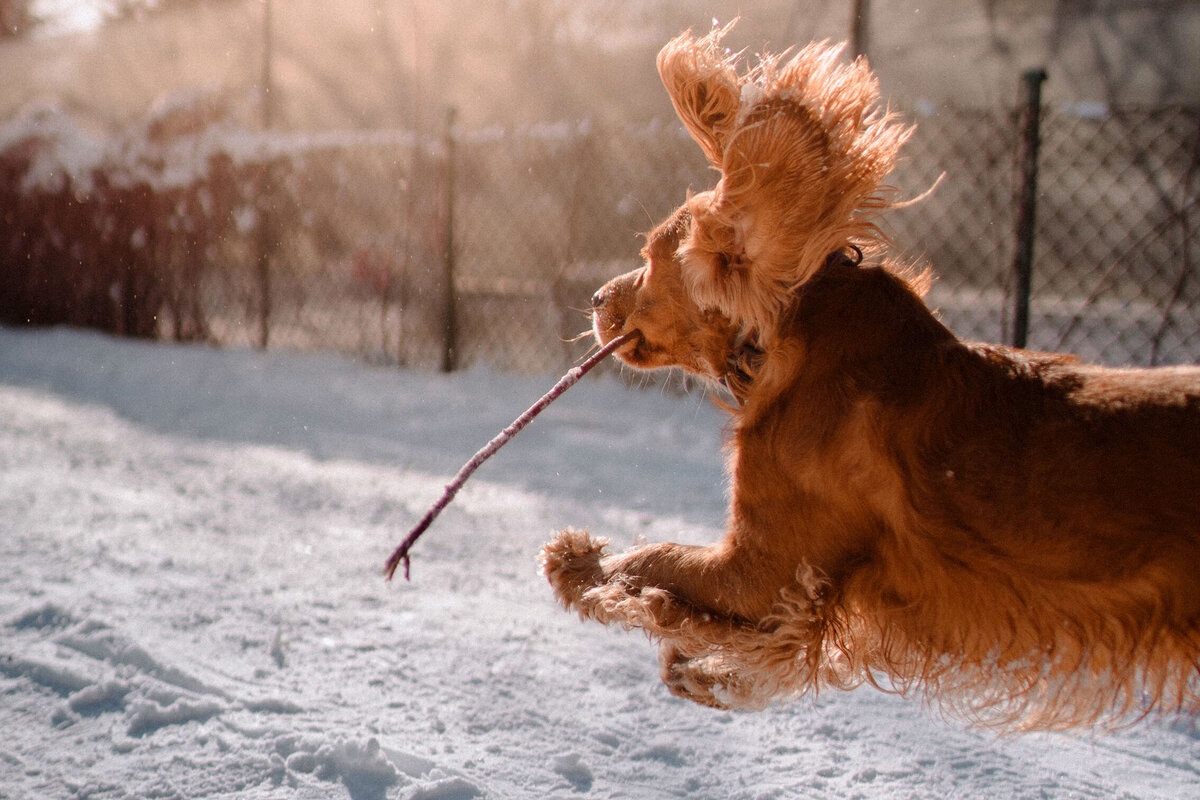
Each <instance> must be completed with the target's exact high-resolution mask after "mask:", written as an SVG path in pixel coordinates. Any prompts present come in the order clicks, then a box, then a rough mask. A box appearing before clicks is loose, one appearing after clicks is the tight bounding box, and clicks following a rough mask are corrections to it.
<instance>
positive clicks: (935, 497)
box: [542, 30, 1200, 729]
mask: <svg viewBox="0 0 1200 800" xmlns="http://www.w3.org/2000/svg"><path fill="white" fill-rule="evenodd" d="M723 33H724V31H723V30H718V31H714V32H713V33H710V34H709V35H707V36H704V37H701V38H695V37H693V36H692V35H691V34H684V35H682V36H680V37H679V38H677V39H675V40H673V41H672V42H670V43H669V44H668V45H667V46H666V47H665V48H664V49H663V51H662V52H661V53H660V55H659V70H660V73H661V75H662V78H663V81H664V83H665V85H666V87H667V89H668V91H669V93H670V95H671V99H672V101H673V102H674V104H675V107H676V109H677V111H678V113H679V116H680V118H681V119H682V120H683V121H684V123H685V124H686V125H687V127H688V129H689V130H690V132H691V133H692V135H693V137H694V138H695V139H696V141H697V142H698V143H699V144H700V146H701V147H702V148H703V149H704V152H705V154H706V155H707V157H708V159H709V161H710V162H711V163H712V165H713V166H714V167H715V168H717V169H718V170H719V171H720V180H719V181H718V182H717V184H716V186H715V187H714V188H713V189H712V190H710V191H706V192H703V193H699V194H696V195H694V196H691V197H689V198H688V200H687V202H686V203H684V205H683V206H682V207H681V208H680V209H678V210H677V211H676V212H675V213H674V214H673V215H672V216H671V217H670V218H669V219H668V220H667V221H666V222H664V223H663V224H662V225H660V226H659V227H658V228H657V229H656V230H655V231H654V232H653V233H652V234H650V236H649V241H648V243H647V245H646V247H645V250H644V252H643V255H644V257H645V266H643V267H642V268H641V269H638V270H635V271H634V272H631V273H629V274H627V275H624V276H621V277H618V278H616V279H615V280H613V281H611V282H610V283H608V284H607V285H605V286H604V287H603V288H602V289H601V290H600V291H599V292H597V294H596V297H595V298H594V301H593V302H594V313H593V317H594V328H595V333H596V336H597V337H598V339H599V340H600V341H602V342H607V341H610V340H611V339H612V338H614V337H615V336H617V335H618V334H620V333H624V332H626V331H631V330H637V331H639V332H640V334H641V336H640V338H639V339H638V340H636V341H635V342H633V343H631V344H629V345H626V346H625V347H624V348H623V349H622V350H620V351H619V352H618V355H619V357H620V358H622V359H623V360H624V361H626V362H627V363H629V364H631V365H633V366H635V367H644V368H656V367H667V366H673V367H681V368H683V369H684V370H687V371H689V372H692V373H695V374H697V375H701V376H704V377H705V378H708V379H711V380H712V381H714V382H717V383H720V384H722V385H724V386H725V387H726V388H727V389H728V394H727V397H728V398H730V399H729V400H728V401H727V404H728V405H729V407H730V411H731V413H732V426H731V433H730V443H729V464H728V471H729V475H730V480H731V483H732V490H731V504H730V510H729V520H728V533H727V534H726V535H725V537H724V539H723V540H721V541H720V542H718V543H716V544H714V545H712V546H709V547H695V546H683V545H677V544H650V545H645V546H639V547H635V548H633V549H632V550H629V551H627V552H625V553H622V554H617V555H605V554H604V552H603V548H604V546H605V545H606V542H605V541H604V540H601V539H592V538H591V537H590V536H589V535H588V534H587V533H586V532H583V531H577V530H572V529H568V530H564V531H562V532H561V533H560V534H559V535H558V536H557V537H556V538H555V539H554V541H552V542H551V543H549V544H547V545H546V546H545V548H544V549H543V553H542V560H543V567H544V570H545V573H546V575H547V576H548V578H549V580H550V582H551V584H552V585H553V588H554V591H555V593H556V595H557V596H558V598H559V599H560V600H561V601H562V602H563V603H564V604H566V605H567V606H568V607H570V608H574V609H577V610H578V611H579V613H580V614H581V615H583V616H585V617H588V618H591V619H595V620H598V621H600V622H603V623H606V624H608V623H617V624H620V625H623V626H626V627H639V628H643V629H644V630H645V631H646V632H647V633H649V634H650V635H651V636H653V637H655V638H657V639H658V640H660V642H661V645H660V661H661V666H662V677H663V680H664V682H665V683H666V684H667V686H668V687H669V688H670V690H671V691H672V692H674V693H675V694H677V695H680V696H682V697H686V698H688V699H691V700H694V701H696V702H699V703H703V704H706V705H711V706H717V707H761V706H762V705H764V704H765V703H766V702H768V701H769V700H770V699H771V698H773V697H780V696H786V695H791V694H796V693H801V692H804V691H806V690H815V689H817V688H818V687H819V686H821V685H829V686H834V687H839V688H845V687H851V686H854V685H857V684H860V683H863V682H867V683H871V684H874V685H876V686H879V687H880V688H884V689H886V690H890V691H900V692H908V691H912V690H919V691H922V692H924V693H925V695H926V696H927V697H929V698H930V699H932V700H934V701H935V702H936V703H938V704H939V705H940V706H941V707H942V708H943V709H945V710H950V711H955V712H958V713H960V714H963V715H965V716H966V717H967V718H969V719H971V720H972V721H975V722H977V723H981V724H987V725H994V726H998V727H1005V728H1010V729H1011V728H1034V727H1037V728H1062V727H1067V726H1071V725H1079V724H1094V723H1097V722H1104V723H1117V722H1120V721H1123V720H1128V719H1129V715H1130V714H1131V713H1132V714H1134V715H1137V714H1141V713H1146V712H1148V711H1150V710H1181V709H1192V708H1196V707H1197V703H1198V691H1197V690H1198V683H1200V681H1198V674H1200V673H1198V670H1200V370H1197V369H1195V368H1170V369H1157V370H1131V369H1110V368H1103V367H1096V366H1089V365H1085V364H1081V363H1079V362H1078V361H1076V360H1075V359H1074V358H1072V357H1070V356H1062V355H1048V354H1039V353H1032V352H1026V351H1021V350H1015V349H1010V348H1006V347H1000V346H995V345H983V344H971V343H966V342H962V341H960V340H958V339H957V338H955V336H954V335H953V334H952V333H951V332H950V331H948V330H947V329H946V328H945V327H943V326H942V325H941V324H940V323H939V322H938V320H937V319H936V318H935V317H934V315H933V314H931V313H930V311H929V310H928V309H927V308H926V306H925V305H924V303H923V301H922V299H921V294H920V292H919V290H918V288H914V282H913V280H912V278H911V276H910V275H908V273H906V271H905V270H903V269H900V268H898V267H897V266H896V265H895V263H893V262H892V261H889V260H888V259H887V258H886V257H884V255H883V253H884V245H885V242H884V240H883V237H882V236H881V235H880V234H879V233H878V231H877V229H876V228H875V226H874V220H875V219H876V215H877V214H878V213H879V212H881V211H883V210H885V209H886V208H887V207H888V206H889V201H888V195H887V193H886V191H885V190H883V189H882V188H881V186H882V181H883V180H884V178H885V177H886V176H887V174H888V173H889V171H890V170H891V168H892V166H893V163H894V160H895V158H896V154H897V151H898V149H899V147H900V145H901V144H902V143H903V141H904V139H905V138H906V137H907V135H908V129H907V128H906V127H904V126H903V125H900V124H899V123H898V122H897V121H896V120H895V119H894V118H893V117H892V116H890V115H889V114H887V113H886V112H881V111H880V110H879V109H878V108H877V104H878V97H877V87H876V82H875V80H874V77H873V76H872V74H871V73H870V71H869V69H868V68H867V66H866V64H865V63H864V62H863V61H861V60H859V61H856V62H854V63H852V64H844V63H842V62H840V61H839V60H838V57H839V48H836V47H828V46H826V45H816V46H810V47H808V48H805V49H803V50H801V51H799V52H798V53H796V54H795V55H794V56H793V57H791V58H790V59H787V60H784V59H779V58H774V57H764V58H762V60H761V62H760V63H759V65H758V66H757V67H755V68H753V69H752V70H750V71H749V72H746V73H739V71H738V67H737V63H736V57H734V56H729V55H728V54H727V53H726V52H725V51H724V50H722V48H721V44H720V43H721V36H722V35H723ZM862 251H866V252H867V253H868V263H863V264H860V263H859V260H860V259H861V252H862Z"/></svg>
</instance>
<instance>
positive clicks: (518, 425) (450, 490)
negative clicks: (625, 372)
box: [383, 331, 640, 581]
mask: <svg viewBox="0 0 1200 800" xmlns="http://www.w3.org/2000/svg"><path fill="white" fill-rule="evenodd" d="M639 335H640V334H639V333H638V332H637V331H631V332H629V333H626V334H624V335H622V336H618V337H617V338H616V339H613V340H612V341H611V342H609V343H608V344H606V345H604V347H601V348H600V350H598V351H597V352H596V353H595V354H593V355H592V356H590V357H589V358H588V359H587V360H586V361H584V362H583V363H582V364H580V365H579V366H577V367H573V368H571V369H570V370H568V371H567V374H566V375H563V376H562V377H561V378H559V380H558V383H556V384H554V387H553V388H552V389H550V391H548V392H546V393H545V394H544V395H542V397H541V399H540V400H538V401H537V402H536V403H534V404H533V405H532V406H530V407H529V408H528V409H527V410H526V411H525V413H524V414H522V415H521V416H519V417H517V418H516V419H515V420H513V421H512V423H511V424H510V425H509V426H508V427H507V428H505V429H504V430H502V431H500V433H498V434H497V435H496V436H495V437H494V438H493V439H492V440H491V441H490V442H488V443H487V444H486V445H484V446H483V447H482V448H481V449H480V450H479V452H477V453H476V454H475V455H473V456H472V457H471V460H470V461H468V462H467V463H466V464H463V466H462V469H460V470H459V471H458V474H457V475H455V476H454V480H452V481H450V483H448V484H446V491H444V492H442V496H441V497H440V498H439V499H438V501H437V502H436V503H434V504H433V506H431V507H430V509H429V510H428V511H427V512H425V516H424V517H422V518H421V521H420V522H418V523H417V525H416V527H414V528H413V529H412V530H411V531H409V533H408V536H406V537H404V541H402V542H401V543H400V546H399V547H397V548H396V550H395V551H394V552H393V553H392V556H391V558H389V559H388V560H387V566H386V567H384V569H383V574H384V575H386V576H387V579H388V580H389V581H390V580H391V579H392V576H393V575H395V573H396V567H398V566H400V564H401V563H403V564H404V580H409V574H408V572H409V566H410V561H409V555H408V552H409V550H411V549H412V546H413V545H414V544H415V543H416V541H417V539H419V538H420V537H421V534H423V533H424V532H425V530H426V529H427V528H428V527H429V526H430V525H432V524H433V521H434V520H435V519H437V516H438V514H440V513H442V509H444V508H445V507H446V506H448V505H450V501H451V500H453V499H454V495H456V494H458V490H459V489H461V488H462V487H463V484H464V483H466V482H467V479H468V478H470V477H471V475H472V474H473V473H474V472H475V470H477V469H479V468H480V467H481V466H482V465H483V462H485V461H487V460H488V459H489V458H491V457H492V456H493V455H495V453H496V451H497V450H499V449H500V448H501V447H503V446H504V445H505V444H507V443H508V440H509V439H511V438H513V437H514V436H516V435H517V434H518V433H520V432H521V429H522V428H524V427H525V426H526V425H528V424H529V423H530V422H532V421H533V418H534V417H536V416H537V415H538V414H540V413H542V411H544V410H545V409H546V406H548V405H550V404H551V403H553V402H554V401H555V400H557V399H558V398H559V396H560V395H562V393H563V392H565V391H566V390H567V389H570V388H571V387H572V386H574V385H575V383H576V382H578V380H579V379H580V378H582V377H583V376H584V375H586V374H587V373H588V372H589V371H590V370H591V369H592V367H594V366H596V365H597V364H599V363H600V362H601V361H603V360H604V359H606V358H608V356H609V355H611V354H612V352H613V351H614V350H616V349H617V348H619V347H621V345H623V344H625V343H626V342H628V341H630V340H632V339H634V338H636V337H637V336H639Z"/></svg>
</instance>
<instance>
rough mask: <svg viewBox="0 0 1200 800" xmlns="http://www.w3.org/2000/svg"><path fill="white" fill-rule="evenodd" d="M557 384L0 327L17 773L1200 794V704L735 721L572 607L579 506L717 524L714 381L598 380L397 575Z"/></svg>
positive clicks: (37, 784) (386, 783) (614, 533)
mask: <svg viewBox="0 0 1200 800" xmlns="http://www.w3.org/2000/svg"><path fill="white" fill-rule="evenodd" d="M553 377H554V376H548V377H547V378H545V379H542V380H537V381H529V380H522V379H517V378H513V377H508V376H501V375H494V374H489V373H486V372H482V371H475V372H469V373H466V374H458V375H454V376H451V377H443V376H438V375H430V374H423V373H421V374H418V373H412V372H404V371H398V370H393V369H381V368H369V367H363V366H359V365H355V364H352V363H349V362H346V361H342V360H338V359H334V358H329V357H321V356H298V355H286V354H279V353H266V354H263V353H257V352H243V351H235V352H219V351H215V350H211V349H207V348H203V347H195V346H186V347H184V346H172V345H151V344H143V343H131V342H120V341H113V340H110V339H106V338H103V337H100V336H96V335H92V334H83V333H72V332H65V331H46V332H37V333H28V332H14V331H7V330H0V565H2V567H3V568H2V569H0V797H3V798H14V800H15V799H16V798H22V799H23V798H68V797H70V798H175V797H180V798H182V797H206V798H217V797H239V798H344V797H349V798H352V800H369V799H370V798H384V797H387V798H424V799H426V800H433V799H435V798H436V799H437V800H460V799H465V798H471V797H497V798H509V797H514V798H522V797H536V798H543V797H560V798H575V797H613V798H616V797H629V798H658V797H687V798H722V799H723V798H790V797H800V798H852V797H857V798H926V797H928V798H939V800H941V799H944V798H962V797H979V798H984V797H986V798H1044V797H1052V798H1104V799H1105V800H1111V799H1112V798H1189V797H1190V798H1197V797H1200V734H1198V733H1197V731H1196V724H1195V722H1194V721H1192V720H1169V721H1163V720H1156V721H1150V722H1146V723H1143V724H1141V725H1139V726H1137V727H1135V728H1133V729H1131V730H1126V731H1123V732H1120V733H1117V734H1112V735H1105V736H1100V735H1096V736H1091V735H1083V736H1074V737H1071V736H1060V735H1032V736H1023V737H1017V738H1010V739H997V738H996V737H994V736H993V735H990V734H986V733H980V732H976V731H972V730H967V729H964V728H963V727H962V726H961V725H959V724H957V723H953V722H946V721H944V720H942V719H940V718H938V717H936V716H935V715H933V714H931V713H929V712H928V711H927V710H925V709H923V708H922V707H921V705H920V703H919V702H917V701H915V700H912V699H905V698H897V697H891V696H887V695H883V694H880V693H878V692H875V691H872V690H860V691H856V692H852V693H845V694H837V693H829V694H826V695H823V696H822V697H821V698H819V700H818V701H816V702H815V703H814V702H811V701H807V700H806V701H802V702H799V703H796V704H793V705H789V706H784V707H779V708H774V709H772V710H769V711H767V712H763V713H758V714H730V713H721V712H713V711H711V710H708V709H704V708H700V707H697V706H693V705H690V704H687V703H685V702H683V701H679V700H676V699H674V698H672V697H670V696H669V695H668V694H667V693H666V691H665V690H664V689H663V687H662V686H661V685H660V684H659V682H658V679H657V676H656V671H657V670H656V665H655V656H654V651H653V649H652V648H651V647H650V646H649V645H648V643H647V642H646V641H645V639H644V638H643V637H642V636H640V635H638V634H626V633H622V632H615V631H610V630H606V629H604V628H601V627H599V626H597V625H594V624H587V625H585V624H582V623H580V622H579V621H578V620H577V619H576V618H575V617H573V616H572V615H568V614H567V613H565V612H563V611H562V610H561V609H559V608H558V607H556V606H555V605H554V604H553V603H552V601H551V599H550V592H549V588H548V587H547V585H546V583H545V581H544V580H543V579H542V578H541V577H540V576H539V575H538V574H537V571H536V563H535V562H536V553H537V549H538V546H539V545H540V543H541V542H542V541H544V540H545V539H546V538H547V536H548V535H549V534H550V533H551V531H553V530H554V529H556V528H558V527H562V526H565V525H585V524H586V525H589V526H590V527H591V528H592V530H593V531H594V532H597V533H601V534H604V535H608V536H610V537H611V538H613V539H614V541H615V542H616V543H617V544H618V545H624V544H627V543H629V542H631V541H632V540H633V537H634V536H637V535H644V536H646V537H647V538H649V539H652V540H654V539H661V538H668V537H670V538H674V539H682V540H689V541H705V540H708V539H711V538H712V537H714V536H716V535H717V533H718V528H717V526H718V525H719V523H720V520H721V518H722V513H723V512H722V491H721V476H720V466H719V465H720V455H719V447H720V445H719V431H720V425H721V418H720V414H719V413H718V412H717V411H715V410H714V409H712V408H711V407H710V406H708V405H707V404H706V403H704V402H703V401H701V400H699V399H697V398H687V399H676V398H669V397H663V396H661V395H659V394H657V393H655V392H636V391H629V390H626V389H624V388H622V387H621V385H620V384H619V383H618V382H617V381H615V380H612V379H602V378H598V379H594V378H590V377H589V378H588V379H586V380H585V381H584V382H583V383H581V384H580V385H579V386H577V387H576V388H575V389H573V390H572V392H570V393H569V394H568V395H567V396H566V397H565V398H563V399H562V400H561V401H560V402H559V403H557V404H556V405H555V406H554V407H552V408H551V409H550V411H548V412H547V413H546V414H545V415H543V416H542V417H541V418H539V419H538V420H537V421H536V422H535V423H534V424H533V425H532V426H531V427H530V428H529V429H528V430H526V431H525V432H524V433H523V434H522V435H521V436H520V437H518V439H517V440H515V441H514V442H513V443H511V444H510V445H509V446H508V447H507V448H506V449H505V450H504V451H502V452H501V453H500V454H499V455H498V456H497V457H496V458H494V459H493V460H492V461H491V462H489V463H488V464H487V465H486V466H484V467H483V469H481V470H480V472H479V473H478V474H477V475H476V477H475V478H474V479H473V480H472V482H471V483H469V484H468V486H467V488H466V489H465V490H464V491H463V492H462V494H460V496H459V499H458V500H457V501H456V502H455V503H454V504H453V505H452V506H451V507H450V508H449V509H448V510H447V511H446V513H445V514H444V515H443V516H442V518H441V519H440V520H439V521H438V522H437V524H436V525H435V526H434V528H432V529H431V530H430V531H429V533H428V534H427V535H426V536H425V538H424V539H422V540H421V542H420V544H419V545H418V548H417V550H416V552H415V554H414V560H413V581H412V583H410V584H405V583H403V582H396V583H392V584H388V583H385V582H384V581H383V580H382V578H381V577H380V568H381V566H382V564H383V561H384V559H385V558H386V556H387V554H388V553H389V552H390V551H391V548H392V547H393V546H394V545H395V544H396V543H397V542H398V540H399V538H401V537H402V535H403V534H404V532H405V531H406V530H407V528H408V527H409V526H410V525H411V524H412V522H413V521H414V520H415V519H416V518H417V517H419V516H420V514H421V513H422V512H423V511H424V509H425V508H426V507H427V506H428V504H429V503H431V502H432V501H433V500H434V499H436V497H437V495H438V494H439V493H440V490H441V486H442V484H444V483H445V481H446V480H447V479H448V477H449V475H451V474H453V472H454V470H455V469H457V467H458V466H459V465H460V464H461V463H462V462H463V461H464V460H465V459H466V458H467V457H469V456H470V454H471V453H472V452H474V450H475V449H476V448H477V447H479V446H480V445H481V444H482V443H483V442H485V441H486V440H487V439H488V438H489V437H490V436H491V435H492V434H494V433H495V432H496V431H497V430H498V429H499V428H500V427H502V426H503V425H504V424H506V423H507V422H509V421H510V420H511V419H512V417H514V416H515V415H516V414H517V413H519V412H520V411H522V410H523V409H524V408H525V407H526V406H527V405H528V404H529V403H530V402H532V401H533V400H534V399H536V398H537V397H538V395H540V394H541V392H542V391H543V390H544V389H545V387H546V386H548V385H549V383H550V382H551V381H552V379H553ZM647 487H649V488H647Z"/></svg>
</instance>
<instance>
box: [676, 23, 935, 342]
mask: <svg viewBox="0 0 1200 800" xmlns="http://www.w3.org/2000/svg"><path fill="white" fill-rule="evenodd" d="M729 27H730V26H726V27H724V28H719V29H715V30H713V31H712V32H711V33H709V34H708V35H706V36H704V37H701V38H695V37H693V36H692V35H691V34H690V33H686V34H683V35H682V36H679V37H677V38H675V39H673V40H672V41H671V42H669V43H668V44H667V46H666V47H664V48H663V50H662V51H661V52H660V53H659V57H658V65H659V71H660V74H661V75H662V79H663V83H664V85H665V86H666V87H667V91H668V93H670V95H671V101H672V103H673V104H674V106H675V109H676V111H677V112H678V114H679V117H680V119H681V120H683V122H684V124H685V125H686V126H687V128H688V130H689V132H690V133H691V134H692V137H693V138H694V139H695V140H696V141H697V142H698V143H699V144H700V146H701V148H702V149H703V150H704V153H705V155H706V156H707V157H708V160H709V162H710V163H711V164H712V165H713V166H714V167H716V168H717V169H719V170H720V172H721V179H720V180H719V181H718V182H717V185H716V186H715V187H713V189H712V190H710V191H707V192H702V193H700V194H696V195H694V196H692V197H690V198H689V199H688V203H687V205H688V208H689V210H690V211H691V214H692V218H693V222H692V228H691V231H690V233H689V235H688V236H687V238H686V239H685V240H684V241H683V242H682V244H681V246H680V256H681V259H682V261H683V268H684V274H685V276H686V277H687V281H688V287H689V291H691V293H692V295H693V297H694V298H695V299H696V301H697V302H698V303H700V304H701V306H704V307H713V308H716V309H718V310H720V311H721V312H722V313H724V314H725V315H726V316H727V317H729V318H730V319H732V320H734V321H735V322H736V323H738V324H739V325H741V326H742V327H743V328H746V329H749V330H753V331H755V332H756V333H757V334H758V335H759V337H760V338H769V336H770V335H771V333H772V332H773V330H774V329H775V326H776V321H777V319H778V316H779V314H780V312H781V311H782V310H783V308H785V307H786V306H787V304H788V302H789V300H788V297H789V296H790V294H791V293H792V292H793V291H794V290H795V289H796V287H798V286H799V285H801V284H803V283H804V281H806V280H807V279H808V278H810V277H811V276H812V275H813V273H815V272H816V271H817V270H818V269H820V267H821V265H822V264H824V263H825V259H826V257H827V256H828V255H829V254H830V253H832V252H833V251H835V250H838V249H844V248H847V247H848V245H850V244H852V243H853V244H858V245H859V246H866V245H869V244H871V243H872V242H874V241H876V240H878V239H881V238H882V237H881V236H880V234H879V232H878V230H877V228H876V227H875V224H874V221H873V219H874V216H875V215H876V214H877V213H878V212H879V211H881V210H883V209H885V208H887V207H889V206H890V205H891V204H890V203H889V202H888V199H887V195H886V193H885V192H882V191H881V186H882V182H883V180H884V178H885V177H886V176H887V175H888V173H889V172H891V170H892V167H893V165H894V164H895V159H896V154H897V151H898V150H899V148H900V145H901V144H903V142H904V141H905V139H907V137H908V136H909V134H910V133H911V128H909V127H908V126H905V125H902V124H899V123H898V122H897V121H896V119H895V118H894V117H893V116H892V115H891V114H890V113H888V112H887V111H886V110H881V109H879V108H878V107H877V104H878V99H879V91H878V84H877V82H876V80H875V77H874V75H873V74H872V73H871V71H870V68H869V67H868V66H867V64H866V62H865V61H864V60H862V59H859V60H856V61H854V62H852V63H844V62H843V61H842V60H841V59H840V55H841V51H842V47H841V46H836V45H835V46H830V45H829V44H828V43H818V44H813V45H809V46H808V47H805V48H803V49H802V50H800V51H799V52H797V53H795V54H794V55H792V56H791V57H790V58H787V59H786V60H784V59H782V58H780V57H778V56H761V57H760V60H759V63H758V65H757V66H755V67H754V68H752V69H750V70H749V71H747V72H745V73H743V74H739V73H738V69H737V64H736V61H737V56H735V55H730V54H729V53H728V51H726V50H723V49H722V48H721V38H722V37H723V36H724V35H725V34H726V33H727V32H728V31H729Z"/></svg>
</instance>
